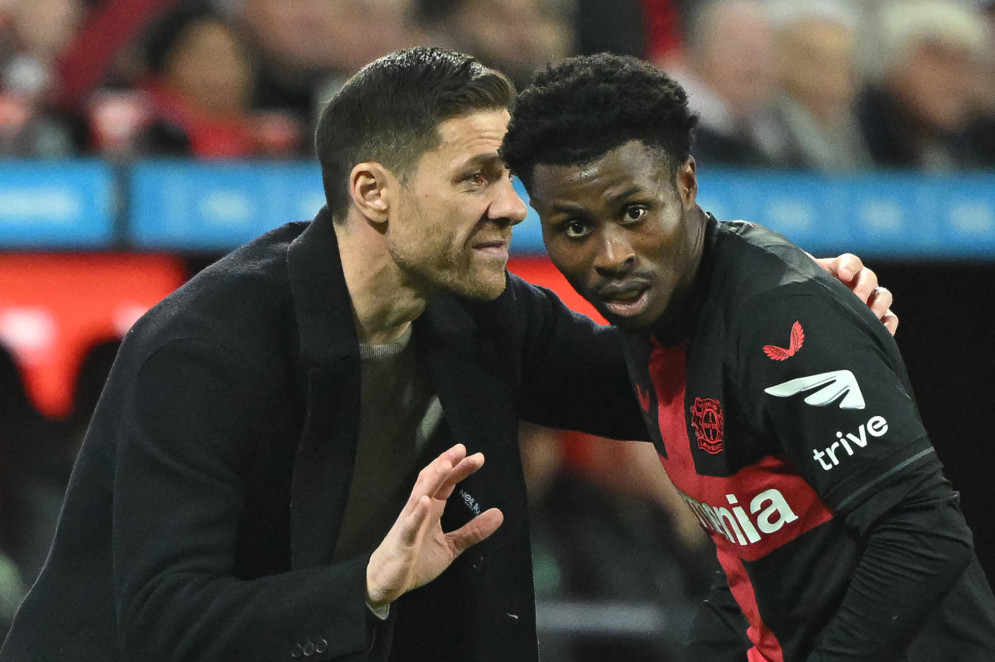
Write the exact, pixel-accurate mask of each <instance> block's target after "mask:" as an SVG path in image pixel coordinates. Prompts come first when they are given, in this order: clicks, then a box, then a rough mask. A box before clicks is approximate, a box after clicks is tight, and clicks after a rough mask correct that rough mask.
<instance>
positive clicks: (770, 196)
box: [0, 160, 995, 261]
mask: <svg viewBox="0 0 995 662" xmlns="http://www.w3.org/2000/svg"><path fill="white" fill-rule="evenodd" d="M698 175H699V193H698V202H699V203H700V204H701V206H702V207H703V208H704V209H705V210H707V211H710V212H712V213H713V214H715V216H716V217H717V218H719V219H721V220H731V219H744V220H749V221H754V222H756V223H760V224H762V225H766V226H768V227H770V228H772V229H774V230H777V231H778V232H781V233H782V234H784V235H785V236H787V237H788V238H789V239H791V240H792V241H794V242H795V243H797V244H799V245H800V246H803V247H804V248H805V249H806V250H808V251H809V252H812V253H817V254H822V255H828V254H835V253H839V252H842V251H844V250H845V251H853V252H855V253H858V254H860V255H861V256H862V257H874V258H888V259H910V260H972V261H992V260H995V173H992V172H979V173H958V174H954V175H944V176H929V175H922V174H916V173H888V172H874V173H866V174H855V175H839V176H827V175H818V174H812V173H801V172H772V171H762V170H753V171H733V170H720V169H706V168H699V171H698ZM119 184H123V186H120V187H119ZM516 188H517V190H518V191H519V193H520V194H521V195H522V196H523V198H525V199H526V200H527V198H528V196H527V194H526V193H525V191H524V189H523V188H522V186H521V184H520V183H519V182H517V181H516ZM119 190H120V191H122V192H123V193H124V196H123V200H124V201H125V203H124V204H123V205H118V204H116V200H117V199H118V197H117V192H118V191H119ZM322 204H324V194H323V192H322V187H321V173H320V170H319V168H318V165H317V164H316V163H313V162H308V163H304V162H299V163H279V162H272V161H267V162H259V161H257V162H246V161H236V162H230V163H223V164H222V163H217V162H214V163H203V162H190V161H147V162H137V163H135V164H132V165H130V166H127V167H122V168H121V171H120V175H119V176H118V173H117V172H116V171H114V170H113V169H111V168H110V167H109V166H107V165H106V164H103V163H101V162H99V161H93V160H80V161H64V162H37V161H9V162H2V161H0V249H15V250H17V249H34V248H55V249H80V248H100V247H104V246H110V245H112V243H114V242H117V246H118V247H121V246H125V247H126V246H132V247H135V248H139V249H155V250H167V251H227V250H229V249H231V248H234V247H235V246H238V245H239V244H242V243H244V242H246V241H248V240H250V239H252V238H253V237H255V236H257V235H259V234H262V233H263V232H266V231H267V230H269V229H271V228H274V227H276V226H278V225H281V224H283V223H286V222H287V221H292V220H304V219H310V218H313V216H314V214H315V213H316V212H317V211H318V209H319V208H320V207H321V206H322ZM511 247H512V252H513V253H515V254H519V255H529V254H533V255H534V254H542V253H544V249H543V245H542V231H541V228H540V224H539V220H538V218H537V217H536V214H535V212H534V211H533V210H532V209H531V207H530V208H529V214H528V217H527V218H526V220H525V221H524V222H523V223H521V224H520V225H518V226H517V227H516V228H515V231H514V239H513V241H512V245H511Z"/></svg>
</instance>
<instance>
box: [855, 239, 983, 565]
mask: <svg viewBox="0 0 995 662" xmlns="http://www.w3.org/2000/svg"><path fill="white" fill-rule="evenodd" d="M865 262H867V263H868V264H870V265H871V266H872V268H873V269H874V270H875V271H876V272H877V274H878V278H879V280H880V282H881V283H882V284H883V285H885V286H886V287H888V289H890V290H891V291H892V293H893V294H894V295H895V301H896V303H895V312H897V313H898V316H899V327H898V335H897V340H898V345H899V347H900V348H901V350H902V354H903V356H904V357H905V363H906V365H907V367H908V370H909V376H910V377H911V379H912V386H913V389H914V390H915V395H916V399H917V400H918V402H919V409H920V412H921V414H922V419H923V422H924V423H925V425H926V429H927V430H928V431H929V435H930V439H932V441H933V445H934V446H935V447H936V450H937V453H938V455H939V457H940V460H941V461H942V462H943V464H944V466H945V473H946V475H947V477H948V478H949V479H950V480H951V482H953V484H954V488H955V489H957V490H958V491H959V492H960V493H961V507H962V509H963V511H964V515H965V517H966V518H967V521H968V523H969V524H970V525H971V528H972V529H973V530H974V542H975V549H976V550H977V553H978V557H979V559H980V560H981V564H982V566H983V567H984V569H985V573H986V574H987V575H988V580H989V582H993V580H995V518H993V516H992V513H993V512H995V265H993V264H957V263H949V262H927V263H923V262H890V261H882V260H880V259H873V258H866V257H865Z"/></svg>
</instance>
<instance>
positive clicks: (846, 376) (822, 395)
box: [626, 219, 995, 662]
mask: <svg viewBox="0 0 995 662" xmlns="http://www.w3.org/2000/svg"><path fill="white" fill-rule="evenodd" d="M686 308H687V310H686V311H685V312H686V313H687V314H685V315H683V316H682V318H681V319H682V321H681V322H680V326H679V327H674V326H667V327H661V328H657V329H654V330H653V332H652V334H636V333H629V334H626V344H627V350H628V359H629V367H630V374H631V376H632V380H633V386H634V389H635V392H636V395H637V397H638V399H639V402H640V405H641V407H642V410H643V412H644V415H645V417H646V419H647V424H648V427H649V428H650V431H651V436H652V437H653V439H654V443H655V445H656V447H657V450H658V452H659V455H660V458H661V460H662V462H663V464H664V466H665V467H666V469H667V472H668V474H669V475H670V478H671V479H672V481H673V483H674V485H675V486H676V487H677V488H678V490H680V492H681V494H682V496H683V498H684V500H685V501H686V502H687V504H688V505H689V506H690V508H691V509H692V511H693V512H694V514H695V515H696V516H697V518H698V520H699V522H700V523H701V525H702V526H703V527H704V528H705V529H706V530H707V531H708V533H709V534H710V536H711V538H712V540H713V541H714V542H715V545H716V548H717V553H718V558H719V562H720V565H721V566H722V569H723V570H724V571H725V576H726V579H727V581H728V590H729V591H731V594H732V596H733V597H734V598H735V600H736V602H737V603H738V606H739V610H741V612H742V614H743V615H744V616H745V618H746V622H747V625H748V627H747V630H746V638H745V639H744V638H743V637H741V636H740V637H731V638H729V639H730V642H734V643H730V644H729V645H730V646H739V647H740V651H741V652H739V653H738V657H737V653H735V652H733V653H730V656H729V657H728V658H726V657H722V658H721V659H740V660H743V659H748V660H750V662H760V661H767V660H769V661H777V662H780V661H782V660H783V661H787V662H796V661H803V660H808V661H814V660H827V661H828V660H835V659H840V660H843V659H846V660H863V659H868V660H872V659H873V660H877V661H879V662H880V661H881V660H885V659H894V660H917V661H918V660H922V661H923V662H925V661H926V660H929V661H930V662H937V661H938V660H963V661H972V662H973V661H977V662H981V661H982V660H989V661H990V660H995V599H993V598H992V593H991V589H990V588H989V587H988V585H987V582H986V581H985V579H984V575H983V574H982V573H981V571H980V567H979V566H978V563H977V560H976V559H975V558H974V554H973V550H971V548H970V544H971V543H970V532H969V530H968V529H967V527H966V524H965V523H964V521H963V518H962V516H961V515H960V512H959V510H958V509H957V505H956V501H957V496H956V493H954V492H953V491H952V489H951V488H950V486H949V483H947V482H946V481H945V480H944V479H943V478H942V475H941V474H940V465H939V462H938V461H937V460H936V454H935V451H934V449H933V447H932V445H931V444H930V442H929V439H928V437H927V435H926V431H925V430H924V429H923V426H922V423H921V421H920V418H919V414H918V411H917V408H916V404H915V401H914V399H913V396H912V390H911V387H910V384H909V380H908V377H907V375H906V371H905V368H904V365H903V363H902V360H901V356H900V355H899V352H898V349H897V346H896V345H895V342H894V340H893V339H892V337H891V336H890V335H889V333H888V331H887V330H886V329H885V327H884V326H883V325H882V324H881V323H880V322H879V321H878V320H877V319H876V318H875V316H874V315H873V313H871V312H870V310H869V309H868V308H867V307H866V306H865V305H864V304H863V303H861V302H860V301H859V300H858V299H857V298H856V297H854V296H853V294H852V293H850V292H849V290H847V289H846V287H845V286H843V285H842V284H841V283H839V282H837V281H836V280H835V279H833V278H832V277H830V276H829V275H828V274H826V273H824V272H823V271H822V269H820V268H819V267H818V265H816V264H815V263H814V262H813V261H812V260H811V259H810V258H809V257H808V256H807V255H805V254H804V253H803V252H802V251H800V250H799V249H797V248H796V247H794V246H793V245H791V244H790V243H789V242H788V241H787V240H785V239H784V238H783V237H781V236H779V235H777V234H775V233H773V232H771V231H769V230H766V229H764V228H761V227H758V226H754V225H752V224H748V223H742V222H732V223H718V222H716V221H715V220H714V219H710V220H709V224H708V234H707V238H706V246H705V251H704V254H703V257H702V261H701V267H700V269H699V275H698V278H697V281H696V284H695V286H694V289H693V291H692V293H691V295H690V298H689V301H688V303H687V304H686ZM924 531H927V532H929V533H928V535H929V536H932V537H933V539H934V540H935V543H934V542H930V541H926V542H922V543H921V544H920V545H919V546H920V547H922V549H919V550H916V551H917V553H923V554H924V555H925V556H927V557H928V556H929V554H931V553H932V552H934V551H935V552H936V554H934V556H935V555H939V556H940V557H943V558H937V559H935V568H934V565H931V563H930V562H928V561H922V562H920V561H919V560H903V559H902V558H900V556H901V554H894V553H893V552H894V549H895V548H904V547H916V546H917V545H916V544H912V545H906V544H905V542H903V541H906V540H917V539H918V538H917V537H916V536H921V535H923V532H924ZM889 536H894V539H891V538H889ZM895 541H899V542H895ZM931 544H935V549H934V548H931V547H930V545H931ZM900 551H901V550H900ZM954 557H956V558H958V559H960V558H962V559H963V560H962V561H956V562H954V561H951V562H950V564H947V566H950V565H951V564H954V565H956V563H960V565H956V567H946V566H945V565H944V563H945V562H944V559H947V558H949V559H953V558H954ZM906 565H908V566H909V568H911V569H909V568H907V567H906ZM965 567H967V570H965ZM896 577H897V579H896ZM858 580H859V581H858ZM951 587H952V588H951ZM892 593H894V594H892ZM716 599H718V598H716ZM917 600H918V601H919V603H921V604H916V601H917ZM889 605H893V606H894V609H895V614H894V615H893V616H894V617H893V618H892V617H891V616H888V615H887V613H879V612H881V611H882V610H884V611H885V612H887V610H888V609H890V608H891V607H889ZM938 605H939V606H938ZM711 608H715V605H711ZM860 619H866V623H864V622H863V621H861V620H860ZM878 619H881V620H883V621H884V622H885V625H883V626H879V625H877V624H876V620H878ZM888 622H891V625H890V626H889V625H888ZM855 624H856V625H855ZM864 625H867V628H866V629H867V630H868V631H873V632H875V636H874V637H873V639H874V641H871V640H870V639H871V637H868V636H867V635H865V634H861V630H862V627H864ZM872 625H873V627H871V626H872ZM888 627H891V628H892V629H891V630H888ZM699 635H700V633H699ZM705 636H709V635H705ZM889 637H891V639H889ZM712 643H713V645H714V642H712ZM747 649H748V650H747ZM702 650H704V649H702ZM708 650H715V649H714V648H712V649H708ZM903 650H904V651H905V652H903ZM882 651H884V652H882ZM936 651H943V653H942V654H941V656H940V657H937V656H936ZM711 659H719V657H714V658H711Z"/></svg>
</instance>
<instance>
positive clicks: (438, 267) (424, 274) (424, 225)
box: [388, 110, 526, 299]
mask: <svg viewBox="0 0 995 662" xmlns="http://www.w3.org/2000/svg"><path fill="white" fill-rule="evenodd" d="M508 119H509V114H508V111H506V110H488V111H482V112H477V113H473V114H470V115H466V116H463V117H457V118H454V119H450V120H446V121H445V122H443V123H442V124H440V125H439V129H438V130H439V136H440V138H441V144H440V145H439V147H438V148H436V149H433V150H429V151H428V152H426V153H425V154H424V155H422V157H421V159H420V160H419V162H418V166H417V169H416V170H415V172H414V174H413V175H412V176H411V177H410V178H409V179H408V181H407V182H406V183H405V184H403V185H402V187H401V193H400V206H399V212H398V214H397V215H396V216H395V218H393V219H392V220H391V221H390V227H389V231H388V233H389V236H388V246H389V249H390V251H391V255H392V256H393V258H394V261H395V262H396V263H397V264H398V266H400V267H401V269H402V271H404V273H405V274H406V275H407V277H408V278H410V279H411V281H412V282H413V283H415V285H416V286H417V287H419V288H422V289H424V290H426V291H446V292H453V293H456V294H462V295H466V296H471V297H475V298H482V299H493V298H495V297H497V296H498V295H499V294H501V292H502V291H504V288H505V267H506V266H507V263H508V244H509V242H510V241H511V228H512V226H513V225H515V224H516V223H520V222H521V221H522V220H523V219H524V218H525V213H526V208H525V203H524V202H522V199H521V198H519V197H518V194H517V193H515V190H514V188H513V187H512V183H511V177H510V174H509V172H508V169H507V167H506V166H505V165H504V161H502V160H501V158H500V157H499V156H498V148H499V147H500V146H501V140H502V139H503V138H504V134H505V132H506V131H507V129H508Z"/></svg>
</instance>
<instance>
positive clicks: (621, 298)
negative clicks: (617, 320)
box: [602, 286, 649, 317]
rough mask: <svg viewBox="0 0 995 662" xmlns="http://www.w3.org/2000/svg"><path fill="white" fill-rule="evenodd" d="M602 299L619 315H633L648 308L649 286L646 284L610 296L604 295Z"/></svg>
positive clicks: (613, 312) (609, 308)
mask: <svg viewBox="0 0 995 662" xmlns="http://www.w3.org/2000/svg"><path fill="white" fill-rule="evenodd" d="M602 300H603V301H604V302H605V307H606V308H608V310H609V311H611V312H612V314H614V315H618V316H619V317H631V316H633V315H638V314H639V313H641V312H643V310H645V309H646V304H647V301H648V300H649V288H648V287H645V286H644V287H639V288H637V289H633V290H624V291H621V292H618V293H613V294H612V295H611V296H610V297H604V298H603V299H602Z"/></svg>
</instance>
